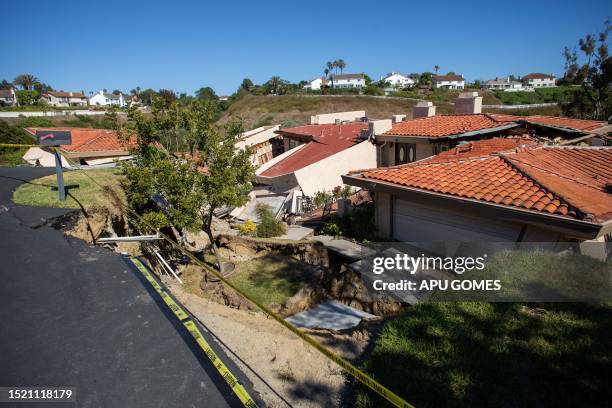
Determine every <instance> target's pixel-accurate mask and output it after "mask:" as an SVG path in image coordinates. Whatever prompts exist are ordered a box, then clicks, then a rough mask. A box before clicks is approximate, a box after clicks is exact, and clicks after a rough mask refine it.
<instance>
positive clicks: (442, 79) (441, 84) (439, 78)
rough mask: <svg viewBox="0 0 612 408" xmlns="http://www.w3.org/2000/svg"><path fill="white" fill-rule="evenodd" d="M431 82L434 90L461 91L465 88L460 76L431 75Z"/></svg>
mask: <svg viewBox="0 0 612 408" xmlns="http://www.w3.org/2000/svg"><path fill="white" fill-rule="evenodd" d="M431 80H432V82H433V87H434V88H443V89H463V88H464V87H465V80H464V79H463V76H462V75H433V76H432V77H431Z"/></svg>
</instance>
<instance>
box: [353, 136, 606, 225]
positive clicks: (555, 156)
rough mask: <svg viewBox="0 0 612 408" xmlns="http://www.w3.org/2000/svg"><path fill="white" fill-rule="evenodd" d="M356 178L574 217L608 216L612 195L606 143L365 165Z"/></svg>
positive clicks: (592, 218)
mask: <svg viewBox="0 0 612 408" xmlns="http://www.w3.org/2000/svg"><path fill="white" fill-rule="evenodd" d="M359 177H361V178H365V179H368V180H378V181H383V182H387V183H392V184H397V185H401V186H407V187H412V188H416V189H421V190H426V191H432V192H436V193H442V194H447V195H450V196H456V197H464V198H470V199H474V200H479V201H483V202H487V203H495V204H501V205H506V206H511V207H519V208H524V209H528V210H532V211H536V212H540V213H548V214H557V215H562V216H566V217H571V218H576V219H583V220H592V221H595V222H604V221H607V220H609V219H612V195H610V193H608V192H606V191H607V190H606V189H607V188H609V187H606V186H609V185H610V183H612V149H611V148H588V147H540V148H527V149H523V150H522V151H519V152H516V153H504V154H501V155H490V156H487V157H484V158H483V157H479V158H471V159H468V160H461V161H459V160H448V161H442V162H434V163H430V162H429V161H427V160H424V161H421V162H416V163H413V164H409V165H405V166H401V167H394V168H380V169H374V170H366V171H363V172H362V173H361V175H360V176H359Z"/></svg>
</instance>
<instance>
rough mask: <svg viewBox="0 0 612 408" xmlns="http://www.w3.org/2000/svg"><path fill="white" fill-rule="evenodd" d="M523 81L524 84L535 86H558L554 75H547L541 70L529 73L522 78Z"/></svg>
mask: <svg viewBox="0 0 612 408" xmlns="http://www.w3.org/2000/svg"><path fill="white" fill-rule="evenodd" d="M521 81H523V85H525V86H530V87H533V88H548V87H553V86H557V84H556V81H555V76H554V75H552V74H551V75H547V74H542V73H539V72H535V73H532V74H527V75H525V76H524V77H523V78H521Z"/></svg>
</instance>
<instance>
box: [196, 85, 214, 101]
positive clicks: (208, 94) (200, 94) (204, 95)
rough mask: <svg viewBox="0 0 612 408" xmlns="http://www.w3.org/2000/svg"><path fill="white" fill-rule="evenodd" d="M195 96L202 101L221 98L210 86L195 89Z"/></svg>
mask: <svg viewBox="0 0 612 408" xmlns="http://www.w3.org/2000/svg"><path fill="white" fill-rule="evenodd" d="M195 96H196V98H197V99H198V100H200V101H218V100H219V97H218V96H217V94H216V93H215V91H214V90H213V89H212V88H211V87H209V86H207V87H204V88H200V89H198V90H197V91H195Z"/></svg>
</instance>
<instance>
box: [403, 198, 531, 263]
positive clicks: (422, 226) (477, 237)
mask: <svg viewBox="0 0 612 408" xmlns="http://www.w3.org/2000/svg"><path fill="white" fill-rule="evenodd" d="M392 208H393V211H392V217H393V218H392V237H393V239H394V240H397V241H401V242H410V243H413V244H412V245H414V246H417V247H419V248H422V249H425V250H428V251H431V252H434V253H439V254H445V255H451V254H452V253H454V252H455V251H456V249H457V247H458V243H460V242H478V243H484V242H514V241H516V240H517V239H518V237H519V235H520V230H521V227H520V225H517V224H515V223H506V222H501V221H493V220H491V219H483V218H480V217H477V216H474V215H473V214H469V213H463V212H459V211H453V210H449V209H446V208H441V207H432V206H427V205H422V204H417V203H414V202H411V201H407V200H402V199H400V198H397V197H394V198H393V204H392Z"/></svg>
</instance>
